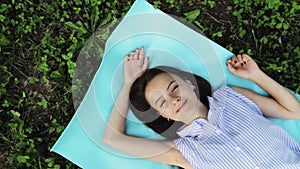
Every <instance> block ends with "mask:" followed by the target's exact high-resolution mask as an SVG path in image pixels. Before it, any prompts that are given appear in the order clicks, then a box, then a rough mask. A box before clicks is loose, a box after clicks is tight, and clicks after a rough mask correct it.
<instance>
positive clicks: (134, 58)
mask: <svg viewBox="0 0 300 169" xmlns="http://www.w3.org/2000/svg"><path fill="white" fill-rule="evenodd" d="M148 62H149V58H147V59H145V60H144V48H141V49H140V50H138V49H137V50H136V51H134V52H131V53H130V55H129V56H125V58H124V84H123V87H122V88H121V91H120V93H119V95H118V97H117V99H116V101H115V104H114V107H113V108H112V111H111V115H110V117H109V120H108V124H107V127H106V130H105V133H104V136H103V141H104V143H106V144H108V145H110V146H111V147H113V148H116V149H118V150H121V151H123V152H126V153H128V154H131V155H134V156H137V157H142V158H146V159H149V160H153V161H157V162H161V163H165V164H172V165H177V166H181V167H185V168H191V166H190V165H189V163H188V162H187V161H186V160H185V158H184V157H183V156H182V154H181V153H180V152H179V151H178V150H177V149H176V147H175V145H174V143H173V142H172V141H155V140H149V139H144V138H137V137H133V136H128V135H126V134H125V123H126V117H127V112H128V105H129V104H128V102H129V91H130V88H131V85H132V83H133V82H134V80H135V79H136V78H138V77H139V76H141V75H142V73H143V72H144V71H145V70H146V68H147V66H148Z"/></svg>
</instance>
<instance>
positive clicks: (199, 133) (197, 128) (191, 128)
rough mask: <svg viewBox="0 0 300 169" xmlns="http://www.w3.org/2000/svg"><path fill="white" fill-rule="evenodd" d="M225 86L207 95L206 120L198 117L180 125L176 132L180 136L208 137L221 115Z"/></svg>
mask: <svg viewBox="0 0 300 169" xmlns="http://www.w3.org/2000/svg"><path fill="white" fill-rule="evenodd" d="M226 90H227V87H221V88H220V89H218V90H216V91H215V92H214V93H213V96H212V97H209V96H208V101H209V111H208V115H207V120H206V119H203V118H199V119H196V120H194V121H193V122H192V123H191V124H188V125H184V126H182V127H181V128H180V129H179V130H178V131H177V134H178V135H179V136H180V137H181V138H184V137H192V138H199V139H200V138H201V137H202V138H203V137H204V136H207V137H209V136H210V135H211V134H212V133H213V132H214V130H215V128H216V126H217V125H218V124H219V121H220V119H221V117H222V115H223V108H224V104H225V97H226Z"/></svg>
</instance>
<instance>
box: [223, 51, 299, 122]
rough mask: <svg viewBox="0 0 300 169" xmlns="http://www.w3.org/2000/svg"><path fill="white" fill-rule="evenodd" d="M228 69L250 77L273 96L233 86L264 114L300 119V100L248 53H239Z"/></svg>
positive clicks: (235, 73)
mask: <svg viewBox="0 0 300 169" xmlns="http://www.w3.org/2000/svg"><path fill="white" fill-rule="evenodd" d="M227 65H228V70H229V71H230V72H231V73H233V74H234V75H236V76H239V77H242V78H246V79H250V80H252V81H254V82H255V83H256V84H257V85H259V86H260V87H261V88H262V89H264V90H265V91H266V92H268V93H269V95H270V96H271V97H272V98H269V97H265V96H262V95H258V94H256V93H254V92H252V91H250V90H247V89H244V88H239V87H232V88H233V89H234V90H236V91H238V92H240V93H242V94H244V95H245V96H246V97H248V98H250V99H251V100H252V101H254V102H255V103H256V104H257V105H258V106H259V107H260V109H261V110H262V112H263V113H264V115H266V116H270V117H276V118H286V119H300V102H299V101H298V100H297V99H296V98H295V97H294V96H293V95H292V94H291V93H290V92H289V91H288V90H287V89H286V88H285V87H283V86H281V85H280V84H279V83H277V82H276V81H275V80H273V79H272V78H270V77H269V76H268V75H266V74H265V73H264V72H263V71H261V70H260V69H259V67H258V66H257V64H256V63H255V61H254V60H253V59H252V58H251V57H250V56H248V55H246V54H243V55H237V56H234V57H232V58H231V59H229V60H228V61H227Z"/></svg>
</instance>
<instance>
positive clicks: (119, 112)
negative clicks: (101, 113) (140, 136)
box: [104, 83, 130, 138]
mask: <svg viewBox="0 0 300 169" xmlns="http://www.w3.org/2000/svg"><path fill="white" fill-rule="evenodd" d="M129 91H130V84H128V83H124V85H123V86H122V88H121V90H120V92H119V95H118V97H117V99H116V101H115V104H114V106H113V108H112V111H111V114H110V117H109V119H108V123H107V127H106V130H105V134H104V138H110V137H113V136H115V135H118V134H121V135H122V134H124V133H125V123H126V117H127V112H128V105H129V104H128V102H129Z"/></svg>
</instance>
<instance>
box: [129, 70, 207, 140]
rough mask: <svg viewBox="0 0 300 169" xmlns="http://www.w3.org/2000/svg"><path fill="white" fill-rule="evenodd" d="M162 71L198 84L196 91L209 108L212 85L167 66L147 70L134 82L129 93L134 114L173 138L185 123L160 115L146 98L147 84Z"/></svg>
mask: <svg viewBox="0 0 300 169" xmlns="http://www.w3.org/2000/svg"><path fill="white" fill-rule="evenodd" d="M161 73H168V74H176V75H178V76H179V77H181V78H185V79H187V80H189V81H191V83H192V85H193V86H196V88H195V93H196V95H197V97H198V99H199V100H200V101H201V102H202V103H203V104H204V105H205V106H207V108H209V103H208V99H207V96H211V86H210V84H209V83H208V82H207V81H206V80H205V79H203V78H202V77H200V76H197V75H194V74H191V73H188V72H185V71H181V70H178V69H175V68H171V67H166V66H159V67H155V68H152V69H148V70H146V72H145V73H144V74H143V75H142V76H141V77H139V78H138V79H137V80H136V81H135V82H134V83H133V85H132V87H131V90H130V93H129V100H130V108H131V110H132V112H133V114H134V115H135V116H136V117H137V118H138V119H139V120H141V121H142V122H143V123H144V124H146V125H147V126H148V127H150V128H151V129H152V130H154V131H155V132H157V133H159V134H160V135H162V136H163V137H165V138H167V139H170V140H171V139H176V138H178V137H179V136H178V135H177V133H176V131H177V130H178V129H179V128H180V127H181V126H183V125H184V123H183V122H180V121H174V120H171V119H170V121H169V120H167V119H166V118H164V117H162V116H160V115H159V114H158V113H157V111H156V110H155V109H154V108H152V107H151V106H150V104H149V103H148V102H147V100H146V98H145V88H146V86H147V84H148V83H149V82H150V81H151V80H152V79H153V78H154V77H155V76H157V75H159V74H161Z"/></svg>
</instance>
